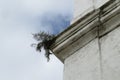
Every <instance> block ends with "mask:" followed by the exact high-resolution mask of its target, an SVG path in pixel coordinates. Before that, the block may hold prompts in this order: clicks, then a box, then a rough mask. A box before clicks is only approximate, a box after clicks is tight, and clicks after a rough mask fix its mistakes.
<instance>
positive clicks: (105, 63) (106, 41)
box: [101, 26, 120, 80]
mask: <svg viewBox="0 0 120 80" xmlns="http://www.w3.org/2000/svg"><path fill="white" fill-rule="evenodd" d="M101 51H102V68H103V74H102V75H103V80H120V26H119V27H118V28H116V29H115V30H113V31H112V32H110V33H109V34H107V35H105V36H104V37H102V38H101Z"/></svg>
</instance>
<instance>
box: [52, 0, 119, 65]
mask: <svg viewBox="0 0 120 80" xmlns="http://www.w3.org/2000/svg"><path fill="white" fill-rule="evenodd" d="M116 1H118V0H116ZM116 1H115V0H114V1H109V2H108V3H106V4H105V5H103V6H102V7H100V8H99V9H97V10H94V11H92V12H90V13H88V14H87V15H86V16H84V17H82V18H81V19H79V20H78V21H76V22H75V23H74V24H72V25H71V26H70V27H69V28H67V29H66V30H65V31H63V32H62V33H60V34H59V35H58V36H57V39H56V42H55V43H54V44H53V45H52V47H51V50H52V51H53V53H54V54H55V55H56V56H57V57H58V58H59V59H60V60H61V61H62V62H63V63H64V60H65V59H66V58H67V57H69V56H70V55H72V54H73V53H74V52H75V51H77V50H78V49H80V48H82V47H83V46H85V45H86V44H88V43H89V42H90V41H91V40H93V39H95V38H96V37H97V36H98V34H97V33H98V26H100V23H99V19H100V21H101V23H102V25H101V26H100V30H99V33H100V36H101V37H102V36H104V35H105V34H107V33H108V32H110V31H111V30H113V29H114V28H116V27H117V26H118V25H120V1H119V2H116ZM99 17H101V18H99Z"/></svg>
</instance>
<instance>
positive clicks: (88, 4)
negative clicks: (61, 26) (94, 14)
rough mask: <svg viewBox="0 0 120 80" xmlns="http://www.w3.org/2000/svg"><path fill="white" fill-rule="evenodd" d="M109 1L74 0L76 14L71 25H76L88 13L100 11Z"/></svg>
mask: <svg viewBox="0 0 120 80" xmlns="http://www.w3.org/2000/svg"><path fill="white" fill-rule="evenodd" d="M108 1H109V0H74V13H73V20H72V22H71V23H74V22H75V21H76V20H78V19H79V18H81V17H83V16H84V15H85V14H87V13H88V12H90V11H92V10H94V9H98V8H99V7H101V6H102V5H103V4H105V3H106V2H108Z"/></svg>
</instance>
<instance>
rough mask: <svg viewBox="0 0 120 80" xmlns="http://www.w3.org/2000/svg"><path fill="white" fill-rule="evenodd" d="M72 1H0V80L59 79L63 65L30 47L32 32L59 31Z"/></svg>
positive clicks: (68, 19)
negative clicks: (48, 60)
mask: <svg viewBox="0 0 120 80" xmlns="http://www.w3.org/2000/svg"><path fill="white" fill-rule="evenodd" d="M71 5H72V0H0V38H1V39H0V44H1V45H0V80H8V79H10V80H62V73H63V71H62V69H63V64H62V63H61V62H60V61H59V60H58V59H57V58H56V57H55V56H51V61H50V62H49V63H47V62H46V59H45V57H44V54H42V53H44V52H42V53H41V54H38V52H36V51H35V49H33V48H31V47H30V44H32V43H33V42H34V40H33V39H32V35H31V33H36V32H39V31H40V30H44V31H49V32H51V33H55V34H56V33H59V32H61V31H62V30H63V29H65V28H66V27H67V26H68V25H69V22H70V19H71V18H72V10H71V9H72V7H71Z"/></svg>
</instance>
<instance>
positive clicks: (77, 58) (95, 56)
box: [64, 39, 100, 80]
mask: <svg viewBox="0 0 120 80" xmlns="http://www.w3.org/2000/svg"><path fill="white" fill-rule="evenodd" d="M99 59H100V58H99V50H98V39H95V40H93V41H92V42H90V43H89V44H88V45H86V46H85V47H83V48H81V49H80V50H78V51H77V52H76V53H74V54H73V55H71V56H70V57H68V58H67V59H66V60H65V63H64V65H65V66H64V80H100V62H99Z"/></svg>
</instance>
